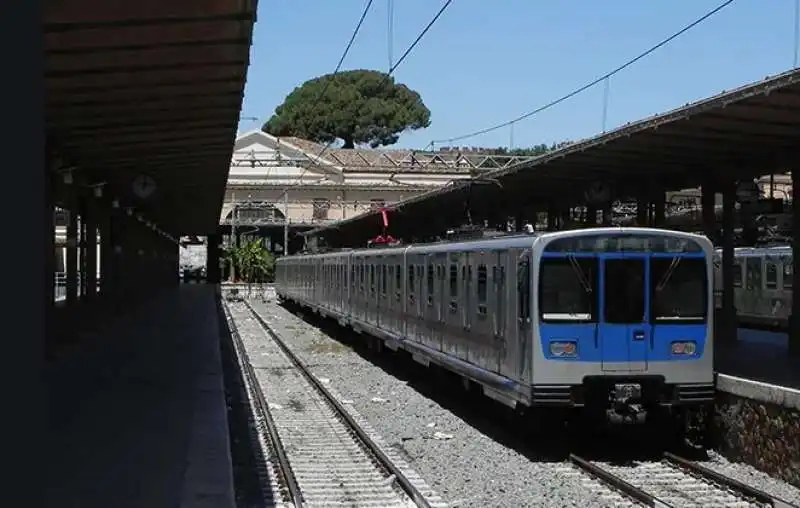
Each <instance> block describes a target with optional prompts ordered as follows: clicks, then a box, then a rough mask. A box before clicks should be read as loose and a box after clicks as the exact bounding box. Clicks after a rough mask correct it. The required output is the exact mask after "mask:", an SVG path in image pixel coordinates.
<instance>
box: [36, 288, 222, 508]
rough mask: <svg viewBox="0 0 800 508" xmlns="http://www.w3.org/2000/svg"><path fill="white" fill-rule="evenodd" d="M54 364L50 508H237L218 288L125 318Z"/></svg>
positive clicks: (158, 302) (87, 333) (166, 300)
mask: <svg viewBox="0 0 800 508" xmlns="http://www.w3.org/2000/svg"><path fill="white" fill-rule="evenodd" d="M76 333H81V334H82V336H81V340H80V341H79V342H75V343H73V344H71V345H70V347H67V348H62V349H61V350H60V351H58V352H57V353H56V354H54V355H52V356H51V360H50V362H49V364H48V365H47V368H46V372H45V381H46V384H47V389H48V400H49V408H48V409H49V413H48V414H49V416H48V429H49V436H50V437H49V439H50V446H49V450H50V452H49V453H48V457H47V463H48V471H47V475H46V482H45V483H46V489H45V497H46V506H59V507H64V508H65V507H81V508H93V507H109V506H114V507H115V508H122V507H134V506H135V507H140V506H147V507H150V508H156V507H162V506H163V507H167V506H169V507H177V506H180V507H187V508H188V507H206V506H208V507H212V506H213V507H223V508H225V507H230V508H233V507H234V506H235V501H234V485H233V475H232V467H231V454H230V444H229V435H228V423H227V405H226V402H225V393H224V385H223V377H222V363H221V358H220V349H219V328H218V324H217V310H216V302H215V288H214V286H205V285H182V286H178V287H176V288H170V289H167V290H163V291H162V292H161V293H160V294H159V295H158V296H156V297H154V298H153V299H152V300H150V301H148V302H145V303H140V304H139V305H136V306H135V307H134V308H133V309H132V310H130V312H127V313H125V312H119V310H118V311H117V312H116V313H115V314H114V315H113V316H112V317H111V318H108V319H106V320H104V321H101V324H100V325H95V326H94V327H90V328H89V329H86V330H81V331H79V332H78V331H77V330H76Z"/></svg>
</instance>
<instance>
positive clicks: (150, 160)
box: [114, 145, 231, 165]
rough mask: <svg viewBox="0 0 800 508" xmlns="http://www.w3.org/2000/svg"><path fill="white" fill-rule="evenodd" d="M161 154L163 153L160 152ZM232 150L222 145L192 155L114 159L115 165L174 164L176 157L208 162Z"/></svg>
mask: <svg viewBox="0 0 800 508" xmlns="http://www.w3.org/2000/svg"><path fill="white" fill-rule="evenodd" d="M159 152H161V151H159ZM230 152H231V148H230V147H229V146H228V147H227V148H222V145H220V147H219V148H214V149H213V150H208V149H205V148H203V147H200V148H196V149H193V150H192V152H191V153H189V154H184V153H183V152H182V151H181V152H180V153H178V154H177V155H176V154H175V153H172V152H167V153H155V154H148V155H146V156H122V157H116V158H114V163H115V164H128V163H131V164H139V165H141V164H143V163H146V164H155V163H160V162H159V161H164V162H169V163H170V164H172V163H173V162H172V161H173V160H174V159H175V158H176V157H180V159H181V160H195V159H197V160H204V161H207V160H208V159H209V158H212V157H222V156H228V155H230Z"/></svg>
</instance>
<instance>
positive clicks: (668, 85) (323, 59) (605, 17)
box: [239, 0, 795, 149]
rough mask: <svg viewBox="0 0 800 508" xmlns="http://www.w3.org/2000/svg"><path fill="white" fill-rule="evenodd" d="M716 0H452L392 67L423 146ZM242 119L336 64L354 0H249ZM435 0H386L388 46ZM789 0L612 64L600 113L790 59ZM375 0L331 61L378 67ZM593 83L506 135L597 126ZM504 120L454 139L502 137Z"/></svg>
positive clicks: (759, 73)
mask: <svg viewBox="0 0 800 508" xmlns="http://www.w3.org/2000/svg"><path fill="white" fill-rule="evenodd" d="M721 2H722V0H713V1H712V0H671V1H669V0H644V1H642V0H639V1H632V0H606V1H602V2H601V1H599V0H594V1H589V0H584V1H582V2H579V1H577V0H572V1H565V0H494V1H489V0H455V1H454V2H453V4H452V5H451V6H450V7H449V8H448V9H447V11H445V14H444V15H443V16H442V17H441V18H440V19H439V21H438V22H437V23H436V24H435V25H434V26H433V28H432V29H431V30H430V31H429V32H428V34H427V35H426V36H425V38H423V40H422V41H421V42H420V44H419V45H417V47H416V48H415V49H414V51H413V52H412V54H411V55H410V56H409V57H408V58H407V59H406V60H405V61H404V62H403V64H402V65H401V66H400V67H399V68H398V69H397V70H396V71H395V73H394V76H395V78H396V79H397V80H398V81H400V82H402V83H405V84H406V85H408V86H409V87H410V88H412V89H414V90H417V91H418V92H419V93H420V94H421V95H422V98H423V100H424V102H425V104H426V105H427V106H428V108H429V109H430V110H431V126H430V127H429V128H428V129H424V130H420V131H416V132H413V133H405V134H403V135H402V136H401V138H400V141H399V143H397V145H395V146H397V147H405V148H417V149H422V148H424V147H425V146H426V145H428V143H429V142H430V141H431V140H434V139H437V140H439V139H447V138H450V137H454V136H458V135H461V134H466V133H469V132H471V131H474V130H478V129H481V128H484V127H489V126H491V125H494V124H496V123H500V122H503V121H506V120H510V119H511V118H513V117H515V116H518V115H519V114H521V113H524V112H526V111H530V110H532V109H535V108H537V107H539V106H541V105H543V104H546V103H548V102H550V101H551V100H553V99H557V98H558V97H560V96H562V95H564V94H565V93H568V92H570V91H571V90H573V89H575V88H577V87H579V86H581V85H583V84H585V83H586V82H588V81H591V80H593V79H595V78H597V77H598V76H600V75H602V74H604V73H606V72H608V71H610V70H611V69H613V68H614V67H617V66H618V65H620V64H622V63H623V62H625V61H626V60H628V59H630V58H632V57H634V56H636V55H637V54H638V53H640V52H642V51H643V50H645V49H647V48H648V47H650V46H652V45H654V44H656V43H657V42H659V41H660V40H661V39H663V38H665V37H667V36H669V35H671V34H672V33H673V32H675V31H677V30H679V29H680V28H682V27H683V26H684V25H686V24H688V23H690V22H691V21H693V20H694V19H696V18H698V17H700V16H702V15H703V14H705V13H706V12H707V11H709V10H711V9H712V8H714V7H715V6H717V5H718V4H720V3H721ZM259 3H260V5H259V12H258V23H257V24H256V29H255V36H254V44H253V48H252V49H251V65H250V69H249V73H248V78H247V87H246V90H245V100H244V105H243V107H242V117H258V118H259V120H258V121H253V120H248V119H243V120H242V121H241V122H240V126H239V127H240V130H241V131H245V130H251V129H253V128H258V127H260V126H261V125H262V123H263V122H264V121H266V120H267V119H268V118H269V117H270V115H272V113H273V111H274V109H275V107H276V106H277V105H279V104H280V103H281V102H282V101H283V99H284V98H285V96H286V95H287V94H288V93H290V92H291V91H292V90H293V89H294V88H295V87H296V86H299V85H300V84H301V83H302V82H304V81H305V80H307V79H310V78H312V77H315V76H318V75H320V74H326V73H330V72H332V71H333V70H334V68H335V66H336V63H337V62H338V60H339V57H340V56H341V53H342V51H343V50H344V48H345V45H346V44H347V41H348V40H349V38H350V35H351V33H352V31H353V29H354V28H355V25H356V23H357V21H358V18H359V16H360V15H361V12H362V10H363V8H364V6H365V5H366V0H269V1H268V0H261V1H260V2H259ZM442 3H443V0H394V37H393V48H394V50H393V52H394V58H395V60H396V59H397V58H399V56H400V55H401V54H402V53H403V52H404V51H405V49H406V48H407V47H408V46H409V45H410V44H411V43H412V42H413V40H414V39H415V38H416V36H417V35H418V34H419V32H420V31H421V30H422V29H423V28H424V26H425V25H426V24H427V23H428V22H429V21H430V20H431V18H432V17H433V16H434V15H435V14H436V12H437V11H438V9H439V8H440V6H441V5H442ZM794 13H795V0H736V1H734V2H733V3H732V4H731V5H729V6H728V7H726V8H725V9H724V10H722V11H721V12H719V13H718V14H716V15H715V16H713V17H712V18H710V19H708V20H706V21H705V22H704V23H703V24H701V25H699V26H697V27H695V28H694V29H692V30H691V31H690V32H688V33H686V34H684V35H683V36H682V37H680V38H679V39H677V40H675V41H673V42H672V43H670V44H669V45H668V46H666V47H664V48H661V49H660V50H658V51H657V52H656V53H654V54H652V55H651V56H649V57H648V58H646V59H645V60H642V61H640V62H639V63H637V64H635V65H634V66H632V67H629V68H628V69H626V70H624V71H622V72H621V73H620V74H618V75H616V76H614V77H613V78H611V81H610V86H609V100H608V112H607V120H606V126H607V128H609V129H610V128H613V127H616V126H619V125H621V124H624V123H626V122H629V121H633V120H637V119H640V118H643V117H647V116H650V115H653V114H657V113H661V112H663V111H666V110H669V109H672V108H675V107H678V106H681V105H683V104H685V103H687V102H691V101H695V100H698V99H701V98H704V97H707V96H709V95H713V94H716V93H719V92H720V91H722V90H726V89H728V90H729V89H732V88H735V87H738V86H741V85H743V84H746V83H749V82H752V81H757V80H760V79H763V78H764V77H766V76H768V75H773V74H777V73H780V72H783V71H785V70H788V69H789V68H791V67H792V66H793V65H794V51H795V40H794V39H795V35H794V31H795V28H794V27H795V14H794ZM387 24H388V23H387V0H375V1H374V3H373V7H372V10H371V11H370V14H369V15H368V17H367V19H366V21H365V23H364V26H363V27H362V29H361V32H360V33H359V35H358V38H357V39H356V41H355V44H354V45H353V48H352V49H351V51H350V53H349V55H348V57H347V59H346V60H345V62H344V65H343V69H344V70H346V69H354V68H370V69H377V70H384V71H385V70H386V69H387V68H388V62H389V56H388V55H389V51H388V37H387V32H388V30H387ZM603 95H604V90H603V86H602V85H598V86H596V87H595V88H593V89H590V90H588V91H586V92H584V93H582V94H581V95H579V96H577V97H575V98H573V99H571V100H569V101H567V102H565V103H562V104H560V105H558V106H555V107H554V108H552V109H550V110H548V111H545V112H543V113H541V114H538V115H535V116H533V117H531V118H529V119H527V120H524V121H522V122H520V123H518V124H516V125H515V126H514V129H513V145H514V146H515V147H525V146H531V145H535V144H539V143H551V142H555V141H561V140H566V139H578V138H585V137H589V136H592V135H594V134H597V133H599V132H601V131H602V128H603ZM511 140H512V139H511V129H510V128H508V127H505V128H502V129H499V130H496V131H494V132H491V133H488V134H483V135H481V136H476V137H474V138H471V139H466V140H461V141H458V143H457V144H458V145H461V146H492V147H494V146H508V145H509V144H510V142H511Z"/></svg>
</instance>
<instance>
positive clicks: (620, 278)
mask: <svg viewBox="0 0 800 508" xmlns="http://www.w3.org/2000/svg"><path fill="white" fill-rule="evenodd" d="M600 260H601V263H600V287H601V291H600V326H599V327H598V340H599V343H600V350H601V358H602V368H603V371H605V372H620V371H622V372H642V371H645V370H647V357H648V349H649V347H650V340H651V335H652V326H651V325H650V318H649V313H650V312H649V309H650V305H649V299H650V291H649V290H648V288H649V287H650V270H649V268H650V266H649V265H650V262H649V258H648V256H647V255H642V254H627V253H626V254H617V253H615V254H609V255H604V256H601V258H600Z"/></svg>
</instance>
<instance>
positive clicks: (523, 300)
mask: <svg viewBox="0 0 800 508" xmlns="http://www.w3.org/2000/svg"><path fill="white" fill-rule="evenodd" d="M517 304H518V305H519V308H518V309H517V316H518V317H519V319H521V320H526V319H528V318H530V317H531V312H530V309H531V269H530V262H529V261H528V259H527V257H526V258H525V259H523V260H521V261H520V262H519V266H518V267H517Z"/></svg>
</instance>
